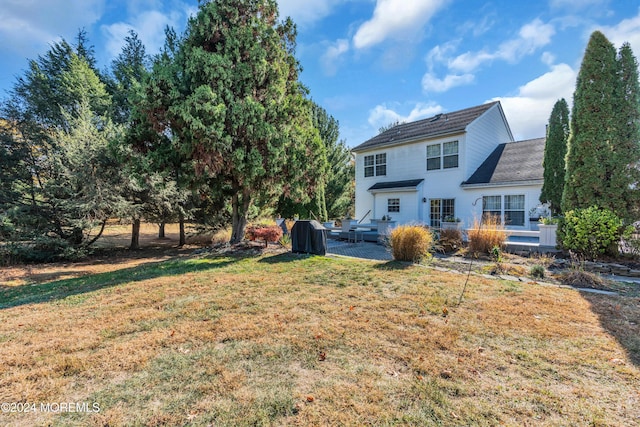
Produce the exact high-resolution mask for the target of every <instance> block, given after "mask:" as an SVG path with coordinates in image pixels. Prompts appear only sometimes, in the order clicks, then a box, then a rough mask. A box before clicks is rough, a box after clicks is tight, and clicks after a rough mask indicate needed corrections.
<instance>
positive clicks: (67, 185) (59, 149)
mask: <svg viewBox="0 0 640 427" xmlns="http://www.w3.org/2000/svg"><path fill="white" fill-rule="evenodd" d="M12 95H13V96H12V98H11V100H10V101H9V102H7V103H5V104H4V105H3V109H2V114H3V116H4V117H5V118H6V122H5V123H6V126H5V131H4V132H3V139H5V141H6V147H7V148H8V152H9V153H10V154H12V156H11V157H9V159H10V160H12V161H13V163H12V164H11V165H7V167H9V168H13V169H14V170H15V169H16V168H20V169H22V171H23V173H21V174H17V175H15V182H14V183H13V188H14V190H15V189H20V191H21V193H22V194H21V197H19V198H13V200H11V202H10V204H3V205H2V206H0V211H3V212H10V213H11V216H12V218H11V220H12V221H11V222H12V224H13V226H15V228H16V234H17V235H18V236H19V239H20V242H21V243H22V242H27V241H29V240H30V239H32V240H33V241H38V240H42V239H43V238H46V239H48V241H49V242H50V243H51V242H54V241H55V242H56V243H55V244H50V243H47V245H48V246H47V247H46V248H45V250H44V252H51V251H53V252H55V251H57V250H61V249H62V248H63V247H64V246H65V245H72V246H84V245H89V244H91V243H92V242H93V241H95V236H90V231H91V229H92V228H94V227H95V226H96V225H99V224H103V225H104V224H105V222H106V219H107V218H108V217H109V216H110V214H111V213H112V212H113V210H112V208H113V206H114V205H117V204H118V203H117V202H116V200H117V199H118V194H117V192H116V191H115V189H116V188H117V186H116V185H114V182H113V172H114V171H118V168H117V165H116V164H115V163H114V161H113V160H114V159H113V157H112V156H111V153H110V150H109V149H108V144H109V142H110V141H111V140H112V139H113V138H117V137H118V134H119V132H120V129H119V128H118V127H116V126H113V125H112V124H111V122H110V120H109V117H108V115H107V113H108V111H109V110H110V105H111V97H110V96H109V94H108V93H107V92H106V89H105V86H104V84H103V83H102V82H101V81H100V78H99V77H98V75H97V74H96V73H95V71H94V70H93V69H92V68H91V66H90V64H89V63H88V62H87V61H86V60H85V58H83V57H81V56H79V55H78V54H77V53H75V52H74V51H73V49H72V48H71V46H70V45H69V44H68V43H66V42H65V41H64V40H63V41H62V42H60V43H56V44H54V45H53V46H52V48H51V49H50V50H49V52H47V53H46V54H45V55H44V56H41V57H39V58H38V60H34V61H31V62H30V67H29V70H28V71H27V72H26V73H25V75H24V76H23V77H21V78H19V79H18V81H17V83H16V85H15V87H14V89H13V92H12ZM45 236H46V237H45ZM55 255H56V254H54V253H47V254H45V255H43V256H55Z"/></svg>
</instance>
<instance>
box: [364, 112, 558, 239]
mask: <svg viewBox="0 0 640 427" xmlns="http://www.w3.org/2000/svg"><path fill="white" fill-rule="evenodd" d="M544 144H545V139H544V138H538V139H532V140H527V141H520V142H514V140H513V135H512V133H511V129H510V128H509V124H508V123H507V120H506V118H505V115H504V112H503V110H502V106H501V105H500V102H492V103H488V104H483V105H479V106H476V107H471V108H467V109H464V110H460V111H455V112H452V113H445V114H438V115H436V116H434V117H431V118H428V119H424V120H420V121H417V122H413V123H405V124H401V125H398V126H395V127H393V128H391V129H389V130H387V131H385V132H383V133H381V134H379V135H377V136H375V137H373V138H371V139H370V140H368V141H366V142H364V143H362V144H360V145H359V146H357V147H355V148H354V149H353V150H352V151H353V152H354V153H355V156H356V218H357V219H359V220H367V221H368V220H371V219H380V218H382V217H383V216H386V217H389V216H390V217H391V218H392V220H394V221H397V223H398V224H404V223H410V222H419V223H424V224H427V225H430V226H432V227H439V226H440V224H441V221H443V219H445V218H446V217H456V218H460V219H461V220H462V222H463V226H464V227H469V226H470V225H472V224H473V220H474V218H480V217H481V216H482V213H483V212H490V213H492V214H495V215H500V217H501V218H502V221H503V222H504V224H505V225H506V226H507V227H508V228H513V229H519V228H520V229H525V228H529V214H528V213H529V210H530V209H532V208H535V207H537V206H539V201H538V199H539V197H540V191H541V189H542V182H543V167H542V160H543V156H544Z"/></svg>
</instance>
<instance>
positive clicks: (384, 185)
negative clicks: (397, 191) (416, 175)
mask: <svg viewBox="0 0 640 427" xmlns="http://www.w3.org/2000/svg"><path fill="white" fill-rule="evenodd" d="M422 181H424V179H409V180H406V181H391V182H378V183H376V184H374V185H372V186H371V187H370V188H369V190H368V191H371V190H387V189H390V188H415V187H417V186H418V185H420V183H422Z"/></svg>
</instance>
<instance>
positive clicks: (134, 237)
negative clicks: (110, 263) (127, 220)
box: [129, 218, 140, 250]
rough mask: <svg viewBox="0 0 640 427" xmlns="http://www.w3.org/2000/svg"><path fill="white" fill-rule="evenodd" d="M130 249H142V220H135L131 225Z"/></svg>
mask: <svg viewBox="0 0 640 427" xmlns="http://www.w3.org/2000/svg"><path fill="white" fill-rule="evenodd" d="M129 249H131V250H136V249H140V218H134V219H133V223H132V224H131V245H130V246H129Z"/></svg>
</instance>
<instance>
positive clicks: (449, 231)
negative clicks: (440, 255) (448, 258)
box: [438, 228, 462, 253]
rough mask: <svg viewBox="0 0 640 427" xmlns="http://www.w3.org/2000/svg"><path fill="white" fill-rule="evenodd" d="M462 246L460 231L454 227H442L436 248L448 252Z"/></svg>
mask: <svg viewBox="0 0 640 427" xmlns="http://www.w3.org/2000/svg"><path fill="white" fill-rule="evenodd" d="M461 247H462V232H461V231H460V230H458V229H455V228H443V229H442V230H440V237H439V238H438V250H440V251H442V252H444V253H448V252H455V251H457V250H458V249H460V248H461Z"/></svg>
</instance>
